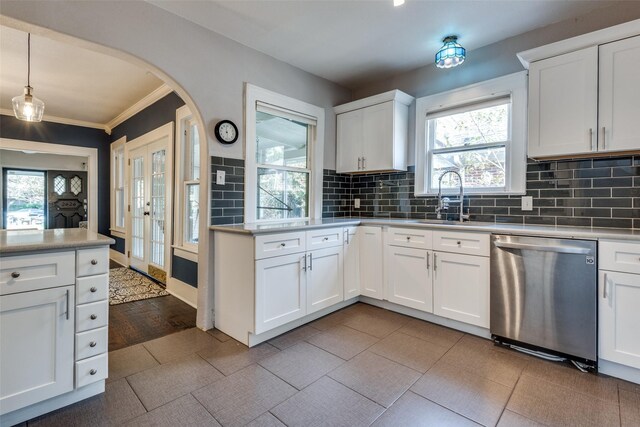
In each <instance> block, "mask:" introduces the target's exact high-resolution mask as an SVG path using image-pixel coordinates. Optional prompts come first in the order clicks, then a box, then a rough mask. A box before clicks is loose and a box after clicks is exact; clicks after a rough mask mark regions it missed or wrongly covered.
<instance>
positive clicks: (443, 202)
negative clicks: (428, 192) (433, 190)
mask: <svg viewBox="0 0 640 427" xmlns="http://www.w3.org/2000/svg"><path fill="white" fill-rule="evenodd" d="M449 173H452V174H455V175H457V176H458V180H459V181H460V195H459V200H460V222H464V220H465V219H469V215H468V214H467V215H465V214H464V185H463V183H462V176H461V175H460V173H459V172H458V171H456V170H454V169H447V170H446V171H444V172H442V175H440V178H438V207H437V208H436V214H437V218H438V219H442V212H448V211H449V203H450V202H451V200H450V199H449V198H448V197H444V198H443V197H442V178H444V176H445V175H447V174H449Z"/></svg>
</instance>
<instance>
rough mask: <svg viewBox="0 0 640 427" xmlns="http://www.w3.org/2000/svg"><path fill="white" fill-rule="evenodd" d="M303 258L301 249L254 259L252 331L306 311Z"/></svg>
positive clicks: (269, 327) (304, 254)
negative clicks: (254, 278) (282, 254)
mask: <svg viewBox="0 0 640 427" xmlns="http://www.w3.org/2000/svg"><path fill="white" fill-rule="evenodd" d="M305 262H306V253H305V252H301V253H297V254H293V255H285V256H279V257H274V258H267V259H261V260H258V261H256V299H255V301H256V307H255V316H256V317H255V333H256V334H260V333H262V332H266V331H268V330H270V329H273V328H275V327H278V326H281V325H284V324H285V323H288V322H291V321H292V320H296V319H299V318H301V317H302V316H304V315H305V314H306V311H307V294H306V292H307V285H306V281H307V277H306V272H305V267H304V263H305Z"/></svg>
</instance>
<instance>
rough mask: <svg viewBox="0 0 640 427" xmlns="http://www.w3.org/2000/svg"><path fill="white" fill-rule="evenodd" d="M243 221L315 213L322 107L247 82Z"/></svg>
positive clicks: (317, 208)
mask: <svg viewBox="0 0 640 427" xmlns="http://www.w3.org/2000/svg"><path fill="white" fill-rule="evenodd" d="M246 105H247V110H246V114H247V119H246V123H247V153H248V154H247V164H246V166H247V170H246V175H247V179H246V195H245V196H246V197H245V218H246V221H247V222H266V221H285V220H291V219H303V220H304V219H309V218H319V217H320V212H321V209H322V207H321V201H322V200H321V198H322V156H323V150H322V146H323V140H322V138H323V135H324V132H323V130H324V110H323V109H321V108H319V107H315V106H313V105H310V104H306V103H303V102H301V101H298V100H295V99H293V98H289V97H285V96H283V95H279V94H275V93H273V92H269V91H265V90H264V89H260V88H257V87H255V86H252V85H247V104H246Z"/></svg>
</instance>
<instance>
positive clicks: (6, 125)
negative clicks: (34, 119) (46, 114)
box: [0, 115, 110, 235]
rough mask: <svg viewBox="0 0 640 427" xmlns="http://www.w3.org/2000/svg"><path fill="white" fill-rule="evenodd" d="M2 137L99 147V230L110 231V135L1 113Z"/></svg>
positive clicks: (0, 131) (106, 233)
mask: <svg viewBox="0 0 640 427" xmlns="http://www.w3.org/2000/svg"><path fill="white" fill-rule="evenodd" d="M0 137H1V138H9V139H19V140H25V141H37V142H46V143H49V144H62V145H73V146H74V147H88V148H97V149H98V232H99V233H101V234H104V235H109V212H110V211H109V157H110V153H109V135H107V134H106V133H105V132H104V131H103V130H100V129H93V128H86V127H81V126H73V125H64V124H60V123H51V122H39V123H30V122H25V121H22V120H18V119H16V118H15V117H13V116H6V115H0Z"/></svg>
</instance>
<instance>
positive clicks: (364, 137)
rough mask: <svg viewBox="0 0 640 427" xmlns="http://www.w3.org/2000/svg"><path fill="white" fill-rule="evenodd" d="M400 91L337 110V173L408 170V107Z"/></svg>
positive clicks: (406, 97)
mask: <svg viewBox="0 0 640 427" xmlns="http://www.w3.org/2000/svg"><path fill="white" fill-rule="evenodd" d="M413 99H414V98H413V97H412V96H410V95H407V94H406V93H403V92H401V91H399V90H392V91H389V92H385V93H383V94H380V95H375V96H372V97H369V98H365V99H361V100H358V101H354V102H350V103H348V104H344V105H339V106H337V107H335V109H334V110H335V112H336V114H337V119H336V120H337V157H336V170H337V172H338V173H358V172H375V171H386V170H407V140H408V127H409V105H410V104H411V103H412V102H413Z"/></svg>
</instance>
